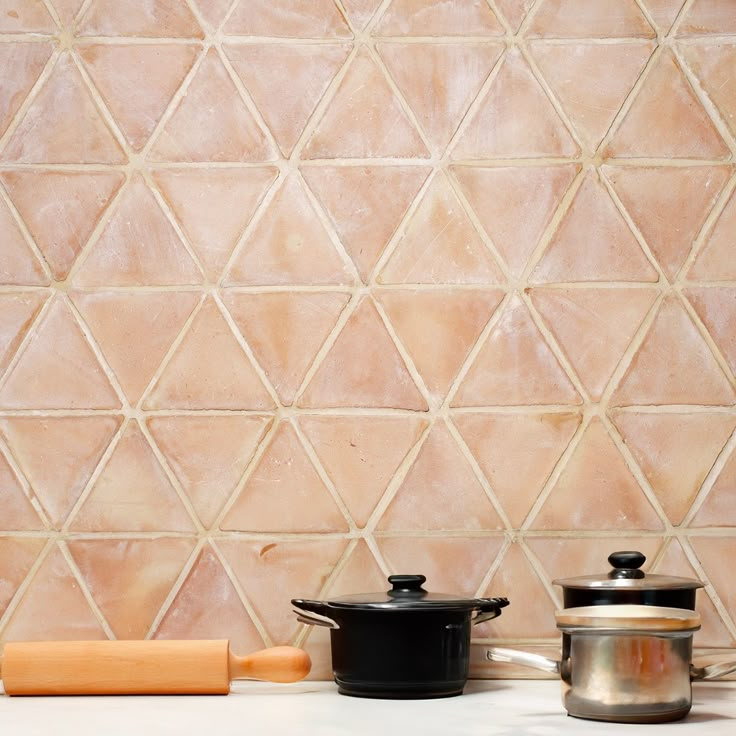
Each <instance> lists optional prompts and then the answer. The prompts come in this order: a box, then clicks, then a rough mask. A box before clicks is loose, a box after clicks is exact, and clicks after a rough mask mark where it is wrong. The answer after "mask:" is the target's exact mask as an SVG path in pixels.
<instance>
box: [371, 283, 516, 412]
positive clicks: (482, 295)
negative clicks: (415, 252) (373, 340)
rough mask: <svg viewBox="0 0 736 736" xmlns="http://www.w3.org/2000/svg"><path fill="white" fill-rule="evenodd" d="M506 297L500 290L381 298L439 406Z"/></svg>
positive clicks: (413, 293) (392, 293)
mask: <svg viewBox="0 0 736 736" xmlns="http://www.w3.org/2000/svg"><path fill="white" fill-rule="evenodd" d="M503 297H504V293H503V291H501V290H500V289H484V290H483V291H470V290H468V289H443V290H442V291H434V290H432V291H394V290H390V291H384V292H379V293H378V295H377V299H378V301H379V302H380V303H381V305H382V306H383V308H384V309H385V310H386V314H387V315H388V318H389V320H390V322H391V324H392V325H393V327H394V329H395V330H396V334H397V335H398V337H399V340H401V342H402V343H403V344H404V346H405V347H406V350H407V352H408V353H409V355H410V356H411V359H412V361H413V362H414V364H415V365H416V367H417V370H418V371H419V373H420V375H421V376H422V378H423V379H424V383H425V385H426V386H427V388H428V389H429V391H430V393H432V394H433V395H434V396H435V397H436V398H437V399H439V400H442V399H443V398H444V397H445V396H446V394H447V392H448V390H449V388H450V386H451V384H452V382H453V381H454V380H455V377H456V376H457V374H458V371H459V370H460V368H461V367H462V365H463V363H464V362H465V360H466V358H467V357H468V354H469V353H470V350H471V349H472V347H473V345H475V343H476V341H477V340H478V337H479V335H480V333H481V331H482V330H483V328H484V327H485V325H486V324H487V322H488V320H489V319H490V318H491V315H492V314H493V312H494V310H495V309H496V307H497V306H498V305H499V304H500V303H501V300H502V299H503Z"/></svg>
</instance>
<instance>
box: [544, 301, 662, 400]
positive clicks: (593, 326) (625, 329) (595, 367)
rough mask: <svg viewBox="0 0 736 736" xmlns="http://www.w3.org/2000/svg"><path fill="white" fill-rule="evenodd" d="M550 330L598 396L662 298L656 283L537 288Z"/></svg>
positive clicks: (581, 376) (593, 396)
mask: <svg viewBox="0 0 736 736" xmlns="http://www.w3.org/2000/svg"><path fill="white" fill-rule="evenodd" d="M530 295H531V299H532V302H533V303H534V306H535V307H536V308H537V309H538V310H539V312H540V314H541V315H542V318H543V319H544V321H545V322H546V323H547V326H548V327H549V329H550V331H551V332H552V334H553V335H554V337H555V339H556V340H557V342H558V343H559V344H560V346H561V348H562V350H563V351H564V353H565V355H566V357H567V359H568V360H569V361H570V364H571V365H572V367H573V368H574V369H575V372H576V373H577V374H578V376H579V377H580V380H581V381H582V383H583V385H584V386H585V388H586V389H587V390H588V393H589V394H590V396H591V398H592V399H593V400H594V401H598V400H600V398H601V395H602V393H603V391H604V389H605V388H606V385H607V384H608V382H609V381H610V380H611V376H612V375H613V372H614V371H615V370H616V366H617V365H618V364H619V363H620V361H621V358H622V356H623V354H624V352H625V351H626V348H627V347H628V346H629V343H630V342H631V340H632V339H633V337H634V335H635V334H636V331H637V330H638V329H639V325H641V323H642V321H643V320H644V317H645V316H646V315H647V312H648V311H649V310H650V309H651V307H652V304H654V301H655V299H656V298H657V291H656V290H655V289H625V288H622V289H617V288H606V289H533V290H531V292H530Z"/></svg>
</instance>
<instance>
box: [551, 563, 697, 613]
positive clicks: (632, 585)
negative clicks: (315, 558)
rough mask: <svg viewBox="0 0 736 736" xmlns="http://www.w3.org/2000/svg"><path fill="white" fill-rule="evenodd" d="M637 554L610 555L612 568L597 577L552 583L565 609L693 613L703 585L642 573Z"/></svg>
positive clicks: (690, 580)
mask: <svg viewBox="0 0 736 736" xmlns="http://www.w3.org/2000/svg"><path fill="white" fill-rule="evenodd" d="M646 559H647V558H646V557H645V556H644V555H643V554H642V553H641V552H614V553H613V554H611V555H610V556H609V557H608V562H609V563H610V564H611V566H612V569H611V570H610V571H609V572H607V573H603V574H600V575H582V576H579V577H573V578H564V579H560V580H553V581H552V582H553V583H554V584H555V585H559V586H561V587H562V598H563V603H564V607H565V608H579V607H581V606H606V605H619V604H634V605H643V606H662V607H665V608H683V609H687V610H690V611H692V610H695V593H696V591H697V589H698V588H702V587H703V584H702V583H701V582H700V581H698V580H693V579H692V578H678V577H673V576H670V575H655V574H654V573H645V572H644V571H643V570H642V569H641V567H642V565H643V564H644V563H645V562H646Z"/></svg>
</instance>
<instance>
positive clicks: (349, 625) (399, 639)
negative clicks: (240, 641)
mask: <svg viewBox="0 0 736 736" xmlns="http://www.w3.org/2000/svg"><path fill="white" fill-rule="evenodd" d="M425 580H426V578H425V577H424V575H391V576H390V577H389V579H388V581H389V583H391V586H392V587H391V590H389V591H388V592H385V593H374V594H367V595H350V596H343V597H341V598H335V599H333V600H328V601H309V600H302V599H299V598H296V599H294V600H292V601H291V602H292V604H293V605H294V606H295V609H296V610H295V613H296V614H297V617H298V619H299V620H300V621H302V622H303V623H308V624H314V625H316V626H327V627H329V628H330V642H331V648H332V669H333V673H334V676H335V682H336V683H337V685H338V690H339V692H341V693H343V694H344V695H359V696H362V697H373V698H439V697H447V696H450V695H460V694H461V693H462V691H463V688H464V687H465V682H466V680H467V678H468V667H469V661H470V629H471V626H472V625H473V624H477V623H480V622H481V621H488V620H489V619H492V618H495V617H496V616H499V615H500V614H501V609H502V608H503V607H504V606H507V605H508V601H507V600H506V599H505V598H462V597H459V596H453V595H445V594H442V593H428V592H427V591H426V590H424V588H422V584H423V583H424V582H425Z"/></svg>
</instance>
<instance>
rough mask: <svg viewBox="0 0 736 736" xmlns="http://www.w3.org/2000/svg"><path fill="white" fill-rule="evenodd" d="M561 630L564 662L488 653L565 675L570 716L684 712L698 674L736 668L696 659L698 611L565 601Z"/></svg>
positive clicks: (626, 719) (634, 718) (709, 676)
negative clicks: (579, 604)
mask: <svg viewBox="0 0 736 736" xmlns="http://www.w3.org/2000/svg"><path fill="white" fill-rule="evenodd" d="M555 618H556V620H557V628H558V629H559V630H560V631H561V632H562V656H561V658H560V660H559V661H557V660H554V659H549V658H547V657H543V656H541V655H537V654H531V653H528V652H522V651H517V650H513V649H500V648H491V649H489V650H488V651H487V652H486V657H487V659H490V660H492V661H494V662H511V663H513V664H518V665H522V666H527V667H534V668H536V669H540V670H543V671H545V672H553V673H556V674H559V676H560V680H561V683H562V702H563V704H564V706H565V708H566V710H567V712H568V713H569V715H571V716H575V717H577V718H586V719H590V720H596V721H613V722H616V723H663V722H668V721H677V720H679V719H680V718H684V717H685V716H686V715H687V714H688V712H689V711H690V708H691V706H692V687H691V682H692V681H693V680H714V679H717V678H718V677H722V676H724V675H727V674H729V673H730V672H734V671H736V662H720V663H717V664H712V665H710V666H707V667H695V666H693V665H692V664H691V659H692V652H693V634H694V632H695V631H697V630H698V629H699V628H700V617H699V616H698V614H697V613H696V612H695V611H688V610H686V609H682V608H661V607H659V606H642V605H613V606H586V607H582V608H567V609H565V610H563V611H557V613H556V614H555Z"/></svg>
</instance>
